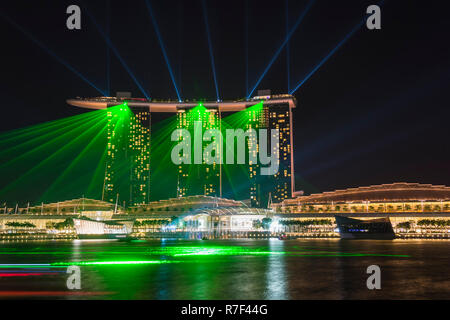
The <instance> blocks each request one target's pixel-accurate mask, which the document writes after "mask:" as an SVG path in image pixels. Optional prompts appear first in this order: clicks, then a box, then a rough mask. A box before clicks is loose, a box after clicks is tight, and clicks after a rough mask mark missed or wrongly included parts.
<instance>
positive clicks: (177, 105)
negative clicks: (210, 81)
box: [67, 94, 297, 112]
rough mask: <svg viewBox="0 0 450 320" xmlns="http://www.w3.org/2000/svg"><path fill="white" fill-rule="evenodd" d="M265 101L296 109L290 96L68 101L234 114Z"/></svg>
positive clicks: (83, 104)
mask: <svg viewBox="0 0 450 320" xmlns="http://www.w3.org/2000/svg"><path fill="white" fill-rule="evenodd" d="M260 101H264V104H279V103H289V106H290V107H291V108H295V107H296V104H297V101H296V99H295V98H294V97H293V96H292V95H290V94H279V95H263V96H256V97H253V98H251V99H248V100H246V99H242V100H235V101H200V100H198V101H197V100H192V101H190V100H185V101H182V102H179V101H174V100H155V99H145V98H131V97H95V98H80V97H77V98H75V99H68V100H67V103H68V104H69V105H72V106H75V107H80V108H87V109H106V108H108V107H112V106H116V105H120V104H122V103H124V102H127V105H128V106H130V107H148V108H150V112H177V111H178V110H182V109H186V108H194V107H196V106H197V105H198V104H199V103H201V104H202V105H203V106H204V107H205V108H214V109H218V110H219V111H221V112H233V111H240V110H244V109H246V108H248V107H251V106H253V105H255V104H256V103H258V102H260Z"/></svg>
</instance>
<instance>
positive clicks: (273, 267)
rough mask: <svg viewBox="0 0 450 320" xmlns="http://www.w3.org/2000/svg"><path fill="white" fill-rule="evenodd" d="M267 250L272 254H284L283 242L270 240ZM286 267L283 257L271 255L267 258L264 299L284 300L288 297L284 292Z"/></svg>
mask: <svg viewBox="0 0 450 320" xmlns="http://www.w3.org/2000/svg"><path fill="white" fill-rule="evenodd" d="M268 242H269V250H270V251H272V252H284V242H283V241H279V240H275V239H271V240H269V241H268ZM286 281H287V280H286V266H285V257H284V255H272V256H269V257H268V258H267V270H266V292H265V297H264V298H265V299H269V300H286V299H289V296H288V294H287V292H286Z"/></svg>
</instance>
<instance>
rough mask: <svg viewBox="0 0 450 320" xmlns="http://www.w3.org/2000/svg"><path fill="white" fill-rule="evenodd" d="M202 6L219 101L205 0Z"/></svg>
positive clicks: (218, 99) (217, 88)
mask: <svg viewBox="0 0 450 320" xmlns="http://www.w3.org/2000/svg"><path fill="white" fill-rule="evenodd" d="M202 7H203V19H204V21H205V28H206V35H207V38H208V48H209V57H210V59H211V68H212V71H213V77H214V84H215V86H216V97H217V102H219V101H220V96H219V87H218V85H217V75H216V64H215V62H214V53H213V48H212V42H211V32H210V31H209V24H208V9H207V8H206V3H205V0H202Z"/></svg>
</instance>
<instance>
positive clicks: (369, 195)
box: [282, 182, 450, 205]
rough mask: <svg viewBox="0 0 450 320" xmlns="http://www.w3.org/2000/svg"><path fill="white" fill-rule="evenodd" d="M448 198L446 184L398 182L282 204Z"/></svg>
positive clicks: (443, 199)
mask: <svg viewBox="0 0 450 320" xmlns="http://www.w3.org/2000/svg"><path fill="white" fill-rule="evenodd" d="M447 200H450V187H447V186H444V185H431V184H419V183H406V182H397V183H391V184H381V185H373V186H368V187H358V188H349V189H345V190H336V191H331V192H323V193H317V194H311V195H309V196H299V197H297V198H294V199H288V200H285V201H284V202H283V203H282V204H284V205H289V204H296V203H331V202H361V201H371V202H382V201H393V202H395V201H447Z"/></svg>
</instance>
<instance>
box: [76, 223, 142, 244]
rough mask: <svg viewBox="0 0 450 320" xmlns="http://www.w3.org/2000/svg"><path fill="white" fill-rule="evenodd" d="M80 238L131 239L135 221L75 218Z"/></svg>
mask: <svg viewBox="0 0 450 320" xmlns="http://www.w3.org/2000/svg"><path fill="white" fill-rule="evenodd" d="M73 222H74V226H75V230H76V233H77V235H78V239H104V240H129V239H130V236H129V235H130V233H131V231H132V228H133V224H134V221H129V220H126V221H97V220H92V219H89V218H85V217H83V218H78V219H73Z"/></svg>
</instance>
